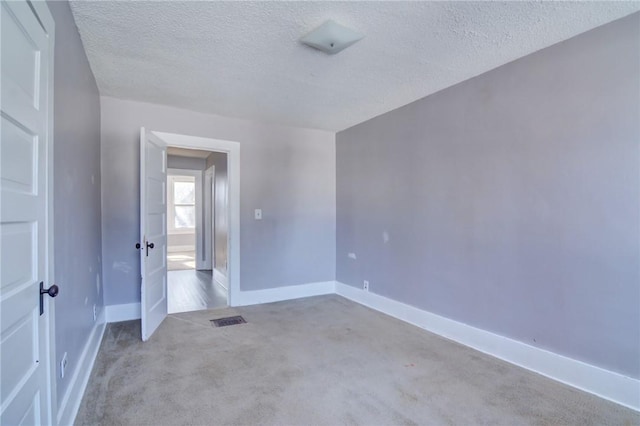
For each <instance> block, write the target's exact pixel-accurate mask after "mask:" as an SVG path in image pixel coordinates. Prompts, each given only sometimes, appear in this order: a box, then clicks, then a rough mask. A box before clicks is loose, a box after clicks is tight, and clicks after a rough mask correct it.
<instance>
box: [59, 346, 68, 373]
mask: <svg viewBox="0 0 640 426" xmlns="http://www.w3.org/2000/svg"><path fill="white" fill-rule="evenodd" d="M66 368H67V353H66V352H65V353H64V355H62V361H60V378H61V379H64V370H65V369H66Z"/></svg>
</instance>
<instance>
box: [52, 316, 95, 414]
mask: <svg viewBox="0 0 640 426" xmlns="http://www.w3.org/2000/svg"><path fill="white" fill-rule="evenodd" d="M105 314H106V309H102V310H101V311H100V314H99V315H98V319H97V321H96V324H95V325H94V326H93V329H92V330H91V334H90V335H89V339H88V340H87V343H86V344H85V346H84V349H83V350H82V354H81V355H80V359H79V360H78V362H77V365H76V368H75V370H74V372H73V376H71V381H70V383H69V387H68V388H67V391H66V393H65V394H64V397H63V398H62V402H61V403H60V407H59V409H58V416H57V421H58V422H57V424H59V425H72V424H74V422H75V420H76V415H77V414H78V409H79V408H80V403H81V402H82V397H83V396H84V392H85V390H86V389H87V383H89V377H90V376H91V371H92V370H93V364H94V363H95V361H96V357H97V356H98V349H100V344H101V343H102V336H104V330H105V328H106V321H105V320H106V318H105Z"/></svg>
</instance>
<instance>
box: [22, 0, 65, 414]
mask: <svg viewBox="0 0 640 426" xmlns="http://www.w3.org/2000/svg"><path fill="white" fill-rule="evenodd" d="M29 4H30V5H31V7H32V10H33V11H34V13H35V14H36V15H37V17H38V20H39V21H40V23H41V25H42V26H43V28H44V30H45V32H46V33H47V37H48V38H49V75H48V78H47V91H48V93H47V159H46V164H47V214H46V217H47V219H46V226H47V237H46V238H47V248H46V256H47V260H46V264H47V277H46V280H47V281H46V282H48V283H50V284H54V280H55V262H54V253H55V249H54V245H53V241H54V229H53V194H54V180H53V176H54V173H53V166H54V163H53V143H54V134H53V120H54V111H53V106H54V102H53V97H54V84H55V80H54V75H55V45H56V40H55V35H56V31H55V29H56V25H55V21H54V19H53V16H52V15H51V11H50V10H49V7H48V6H47V4H46V2H44V1H29ZM45 303H46V304H47V306H46V307H45V310H46V311H45V312H46V313H45V316H46V319H45V322H46V326H45V330H44V332H45V334H46V341H47V348H45V351H46V352H47V360H46V362H45V364H46V369H47V396H46V398H45V401H46V403H47V406H46V407H45V410H47V415H48V417H49V419H50V421H51V423H54V422H55V423H58V422H59V419H58V404H57V391H56V389H57V386H56V384H57V382H56V379H57V374H56V372H57V369H56V364H57V363H56V328H55V317H56V310H55V306H56V304H55V299H52V298H46V302H45Z"/></svg>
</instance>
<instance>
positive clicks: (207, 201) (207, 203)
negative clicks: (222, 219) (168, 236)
mask: <svg viewBox="0 0 640 426" xmlns="http://www.w3.org/2000/svg"><path fill="white" fill-rule="evenodd" d="M215 179H216V166H213V165H212V166H211V167H208V168H206V169H205V170H204V172H203V182H202V185H203V190H202V195H203V199H202V203H203V206H204V209H203V212H202V214H203V215H204V217H203V222H204V223H203V226H202V232H203V235H204V252H205V254H206V255H207V257H206V258H205V259H203V263H202V265H203V268H204V269H211V270H212V271H213V269H214V268H215V252H216V251H215V248H216V242H215V234H214V232H215V225H214V220H215V211H214V199H213V196H214V193H213V187H214V185H215Z"/></svg>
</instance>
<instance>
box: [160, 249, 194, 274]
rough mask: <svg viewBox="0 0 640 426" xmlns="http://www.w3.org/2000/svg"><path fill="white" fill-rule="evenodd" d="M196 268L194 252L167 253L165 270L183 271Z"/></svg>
mask: <svg viewBox="0 0 640 426" xmlns="http://www.w3.org/2000/svg"><path fill="white" fill-rule="evenodd" d="M195 268H196V252H195V251H175V252H169V253H167V270H168V271H183V270H185V269H195Z"/></svg>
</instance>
